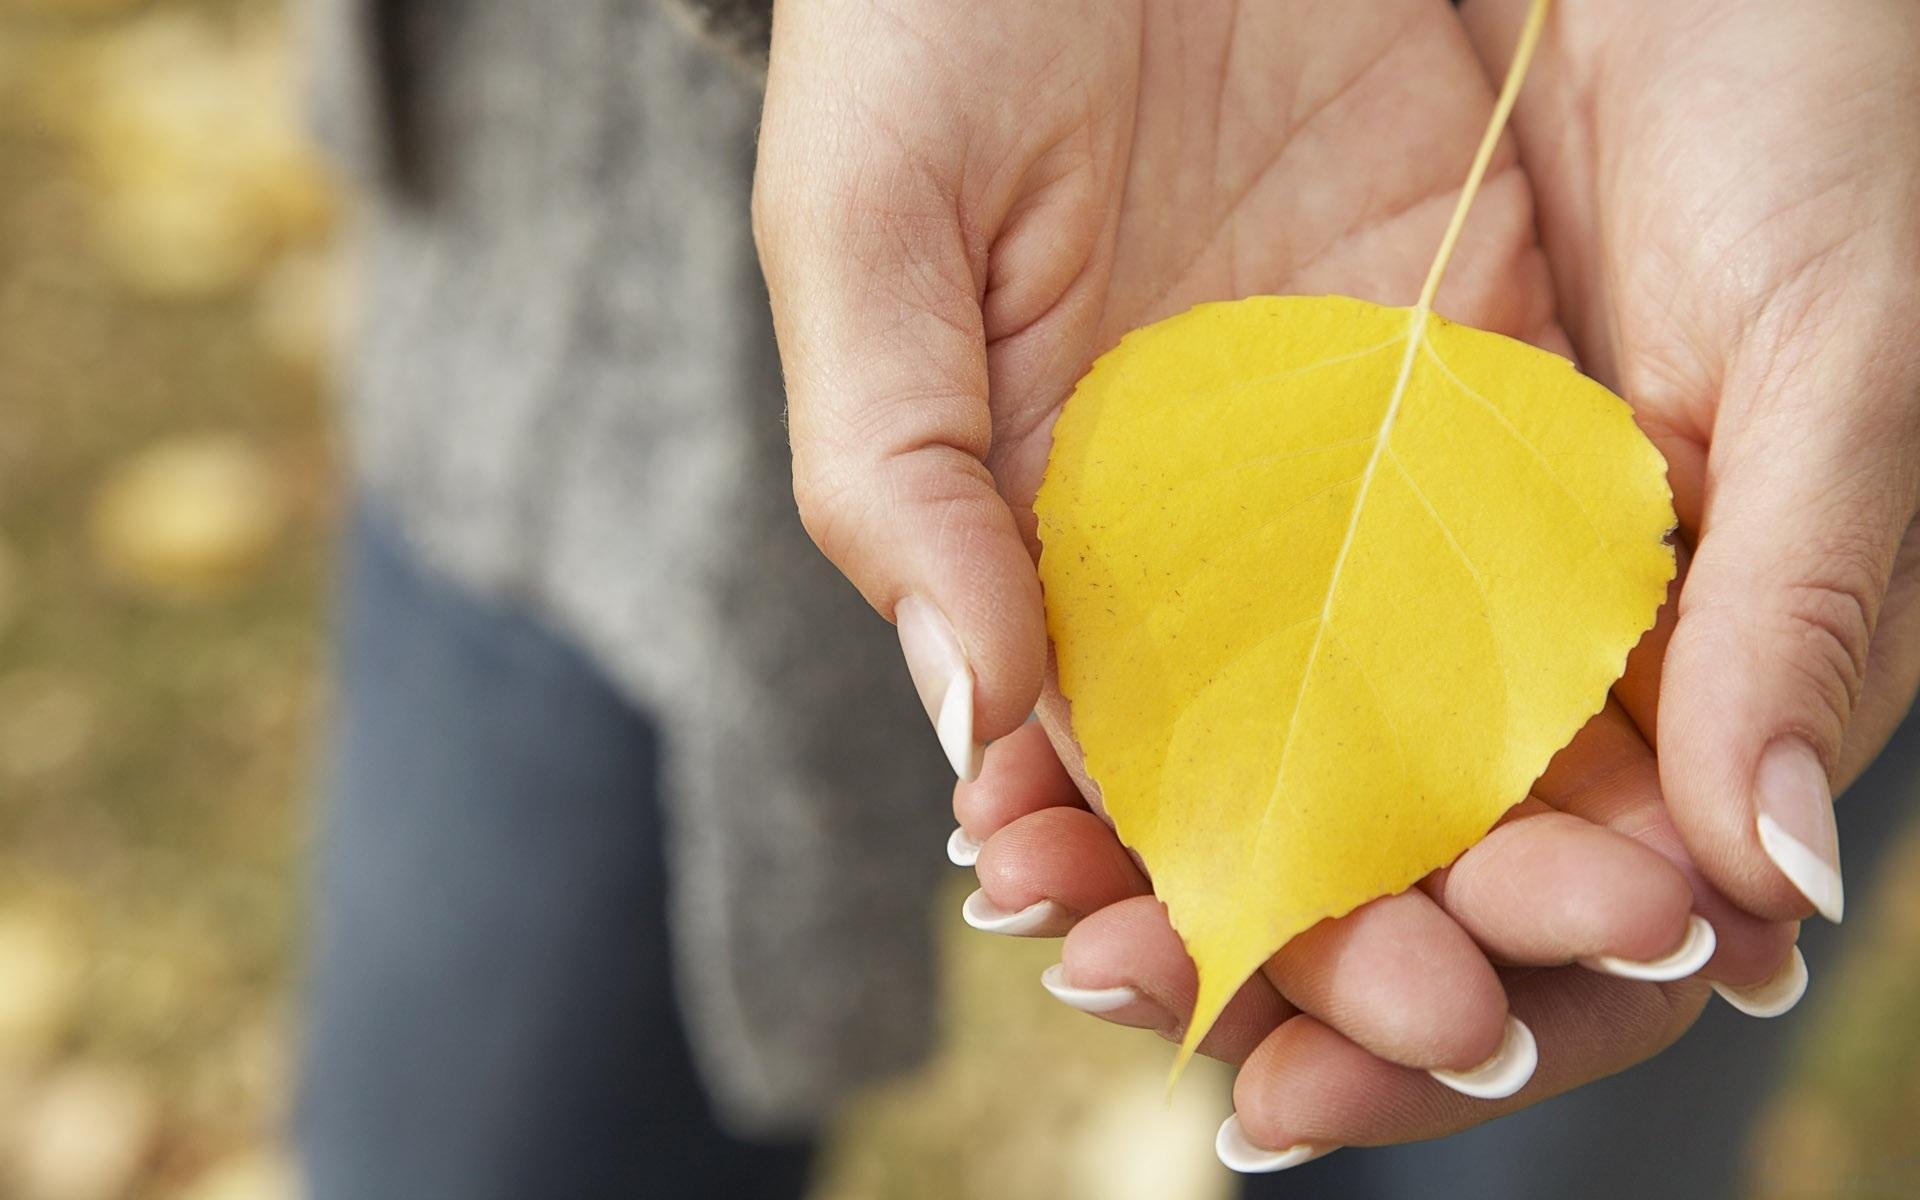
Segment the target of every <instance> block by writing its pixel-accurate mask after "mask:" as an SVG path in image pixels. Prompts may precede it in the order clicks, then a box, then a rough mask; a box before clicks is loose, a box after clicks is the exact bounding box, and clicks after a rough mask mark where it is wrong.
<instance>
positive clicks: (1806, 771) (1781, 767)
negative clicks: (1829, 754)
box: [1753, 737, 1846, 925]
mask: <svg viewBox="0 0 1920 1200" xmlns="http://www.w3.org/2000/svg"><path fill="white" fill-rule="evenodd" d="M1753 792H1754V809H1755V816H1754V828H1755V830H1756V831H1757V832H1758V833H1759V835H1760V846H1761V848H1762V849H1764V850H1765V851H1766V852H1767V857H1768V858H1770V859H1772V860H1773V865H1774V866H1776V867H1779V868H1780V873H1781V874H1783V875H1785V876H1786V877H1787V880H1788V882H1790V883H1792V884H1793V886H1794V887H1796V888H1798V889H1799V890H1800V894H1801V895H1803V896H1805V897H1806V898H1807V899H1808V900H1809V901H1810V902H1811V903H1812V904H1813V906H1814V908H1816V909H1818V910H1819V912H1820V915H1821V916H1823V917H1825V918H1826V919H1827V920H1829V921H1832V922H1833V923H1834V924H1836V925H1838V924H1839V923H1840V918H1841V916H1842V914H1843V913H1844V912H1845V910H1846V895H1845V892H1844V891H1843V889H1842V888H1841V884H1840V833H1839V830H1838V829H1837V828H1836V827H1835V825H1834V823H1833V789H1832V787H1831V786H1830V785H1829V784H1828V782H1827V769H1826V768H1825V767H1823V766H1821V765H1820V756H1819V755H1817V754H1815V753H1814V752H1813V747H1812V746H1809V745H1807V743H1805V742H1803V741H1801V740H1800V739H1799V738H1796V737H1783V738H1779V739H1777V740H1775V741H1774V742H1773V744H1772V745H1770V746H1768V747H1767V748H1766V751H1765V752H1764V753H1762V754H1761V755H1760V768H1759V769H1758V770H1757V771H1755V772H1754V776H1753Z"/></svg>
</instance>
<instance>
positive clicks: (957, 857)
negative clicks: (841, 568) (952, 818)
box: [947, 826, 980, 867]
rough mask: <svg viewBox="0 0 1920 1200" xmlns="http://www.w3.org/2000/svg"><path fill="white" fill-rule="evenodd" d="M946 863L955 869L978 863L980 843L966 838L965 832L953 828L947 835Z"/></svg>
mask: <svg viewBox="0 0 1920 1200" xmlns="http://www.w3.org/2000/svg"><path fill="white" fill-rule="evenodd" d="M947 861H948V862H950V863H952V864H953V865H954V866H956V867H970V866H972V865H973V864H975V863H977V862H979V861H980V843H979V842H976V841H974V840H973V839H972V838H970V837H968V836H967V831H966V830H964V829H961V828H958V827H957V826H956V827H955V829H954V831H953V832H952V833H950V834H948V835H947Z"/></svg>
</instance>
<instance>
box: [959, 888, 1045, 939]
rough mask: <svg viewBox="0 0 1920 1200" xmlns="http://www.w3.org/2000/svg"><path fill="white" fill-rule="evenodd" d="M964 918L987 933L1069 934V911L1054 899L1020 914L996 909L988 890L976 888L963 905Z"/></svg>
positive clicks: (1034, 905)
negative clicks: (1066, 932) (988, 897)
mask: <svg viewBox="0 0 1920 1200" xmlns="http://www.w3.org/2000/svg"><path fill="white" fill-rule="evenodd" d="M960 916H961V919H962V920H964V921H966V923H967V924H969V925H971V926H973V927H974V928H975V929H978V930H980V931H981V932H983V933H1005V934H1010V935H1012V936H1014V937H1028V936H1034V935H1050V934H1056V933H1062V932H1065V930H1066V928H1067V926H1068V925H1070V924H1071V922H1070V921H1068V920H1067V910H1066V909H1064V908H1062V907H1060V906H1059V905H1058V904H1056V903H1054V902H1053V901H1051V900H1036V901H1034V902H1033V903H1032V904H1029V905H1027V906H1026V907H1025V908H1023V909H1020V910H1018V911H1017V912H1005V911H1003V910H1001V909H998V908H995V907H994V906H993V902H992V901H991V900H988V899H987V893H986V892H985V891H984V890H981V889H978V888H976V889H975V890H974V892H973V894H972V895H970V896H968V897H967V901H966V903H965V904H962V905H961V906H960Z"/></svg>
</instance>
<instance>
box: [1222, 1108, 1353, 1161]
mask: <svg viewBox="0 0 1920 1200" xmlns="http://www.w3.org/2000/svg"><path fill="white" fill-rule="evenodd" d="M1333 1150H1334V1147H1331V1146H1329V1147H1327V1148H1326V1149H1324V1150H1323V1149H1319V1148H1317V1147H1314V1146H1311V1145H1309V1144H1307V1143H1306V1142H1302V1143H1300V1144H1299V1145H1297V1146H1289V1147H1287V1148H1286V1149H1285V1150H1266V1149H1262V1148H1261V1147H1259V1146H1256V1145H1254V1144H1253V1143H1252V1142H1250V1141H1248V1140H1247V1135H1246V1134H1245V1133H1242V1132H1241V1130H1240V1115H1239V1114H1238V1113H1235V1114H1234V1115H1233V1116H1231V1117H1228V1118H1227V1119H1226V1120H1225V1121H1223V1122H1221V1123H1220V1132H1219V1133H1217V1134H1215V1135H1214V1137H1213V1152H1214V1153H1215V1154H1217V1155H1219V1157H1220V1161H1221V1163H1222V1164H1224V1165H1225V1166H1226V1167H1227V1168H1229V1169H1230V1170H1234V1171H1238V1172H1240V1173H1241V1174H1242V1175H1268V1174H1271V1173H1273V1172H1274V1171H1284V1170H1286V1169H1287V1168H1288V1167H1297V1166H1299V1165H1300V1164H1301V1163H1303V1162H1307V1161H1310V1160H1312V1159H1316V1158H1319V1157H1320V1156H1321V1155H1323V1154H1330V1153H1332V1152H1333Z"/></svg>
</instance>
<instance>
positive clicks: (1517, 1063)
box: [1427, 1015, 1540, 1100]
mask: <svg viewBox="0 0 1920 1200" xmlns="http://www.w3.org/2000/svg"><path fill="white" fill-rule="evenodd" d="M1539 1065H1540V1049H1539V1047H1538V1046H1537V1045H1536V1044H1535V1043H1534V1040H1533V1030H1531V1029H1528V1028H1527V1027H1526V1025H1525V1024H1524V1023H1523V1022H1522V1021H1521V1020H1520V1018H1519V1017H1516V1016H1512V1015H1509V1016H1508V1017H1507V1029H1506V1032H1505V1033H1504V1034H1503V1035H1502V1036H1501V1038H1500V1048H1499V1049H1498V1050H1495V1051H1494V1052H1493V1057H1492V1058H1489V1059H1488V1060H1487V1061H1485V1062H1483V1063H1481V1064H1480V1065H1479V1066H1477V1067H1469V1068H1468V1069H1466V1070H1464V1071H1447V1070H1434V1071H1428V1072H1427V1074H1429V1075H1431V1076H1433V1077H1434V1078H1435V1079H1437V1080H1439V1081H1440V1082H1441V1083H1443V1084H1445V1085H1447V1086H1448V1087H1450V1088H1452V1089H1453V1090H1454V1091H1456V1092H1459V1093H1460V1094H1461V1095H1463V1096H1472V1097H1473V1098H1474V1099H1476V1100H1504V1099H1506V1098H1507V1097H1508V1096H1511V1095H1513V1094H1514V1093H1515V1092H1517V1091H1519V1090H1520V1089H1521V1088H1523V1087H1525V1086H1527V1080H1529V1079H1532V1078H1533V1069H1534V1068H1535V1067H1537V1066H1539Z"/></svg>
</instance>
